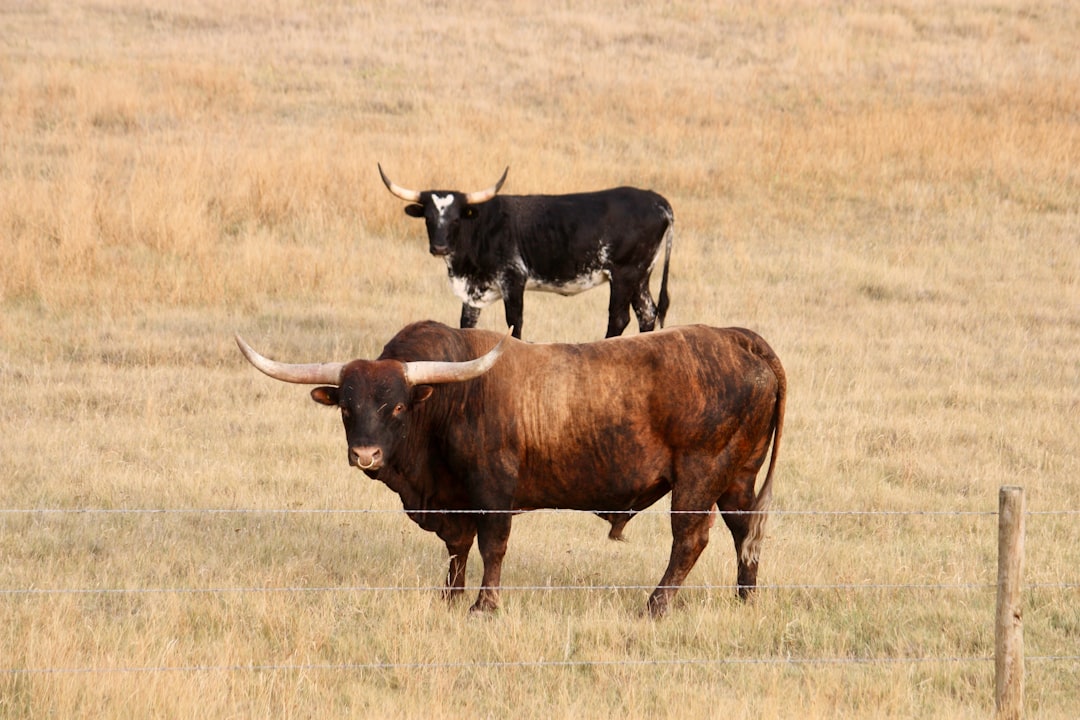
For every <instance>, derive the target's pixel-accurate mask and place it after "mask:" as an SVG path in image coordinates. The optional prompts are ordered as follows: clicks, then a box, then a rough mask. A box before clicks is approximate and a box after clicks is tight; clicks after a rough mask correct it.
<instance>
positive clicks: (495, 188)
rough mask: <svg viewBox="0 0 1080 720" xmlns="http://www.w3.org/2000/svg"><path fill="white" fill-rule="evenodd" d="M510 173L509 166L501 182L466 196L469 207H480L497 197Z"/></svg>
mask: <svg viewBox="0 0 1080 720" xmlns="http://www.w3.org/2000/svg"><path fill="white" fill-rule="evenodd" d="M508 172H510V166H509V165H508V166H507V167H506V169H505V170H503V174H502V177H501V178H499V182H497V183H495V184H494V185H492V186H491V187H489V188H488V189H487V190H477V191H476V192H471V193H468V194H466V195H465V202H466V203H468V204H469V205H479V204H480V203H484V202H487V201H488V200H490V199H491V198H493V197H495V193H497V192H499V188H501V187H502V186H503V183H504V182H506V174H507V173H508Z"/></svg>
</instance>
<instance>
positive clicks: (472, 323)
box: [461, 303, 480, 328]
mask: <svg viewBox="0 0 1080 720" xmlns="http://www.w3.org/2000/svg"><path fill="white" fill-rule="evenodd" d="M479 320H480V308H478V307H473V306H472V305H466V304H464V303H462V304H461V327H463V328H474V327H476V323H477V322H478V321H479Z"/></svg>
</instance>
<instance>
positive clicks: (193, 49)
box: [0, 0, 1080, 718]
mask: <svg viewBox="0 0 1080 720" xmlns="http://www.w3.org/2000/svg"><path fill="white" fill-rule="evenodd" d="M1077 38H1080V6H1078V5H1076V4H1073V3H1063V2H1049V1H1047V2H1020V0H1000V1H999V2H993V3H991V2H983V1H981V0H958V1H957V2H948V3H937V2H926V1H924V0H897V1H896V2H891V3H874V2H844V3H832V2H828V3H815V2H804V1H802V0H770V1H768V2H751V3H704V2H683V1H676V2H669V3H643V2H631V1H628V0H598V1H597V2H593V3H589V4H582V3H570V2H563V1H561V0H555V2H548V3H542V4H541V3H533V2H525V1H523V0H510V1H509V2H488V1H487V0H480V1H479V2H473V3H468V4H455V3H446V2H439V1H436V0H418V1H417V2H411V3H402V2H397V1H395V0H372V1H370V2H351V1H349V0H327V1H326V2H318V3H308V2H299V1H298V0H279V1H277V2H264V1H261V0H242V1H241V2H223V1H220V0H204V1H202V2H188V3H175V2H164V1H163V0H98V1H94V2H89V1H85V2H84V1H81V0H76V1H75V2H53V1H51V0H7V1H3V2H0V457H2V458H3V470H2V471H0V716H2V717H5V718H7V717H10V718H31V717H116V718H120V717H236V716H241V717H259V716H263V717H270V716H272V717H289V718H307V717H319V718H323V717H428V718H444V717H504V716H508V715H511V714H513V715H515V716H521V717H545V718H547V717H598V718H599V717H605V718H606V717H620V716H621V717H628V718H641V717H670V718H676V717H678V718H683V717H693V716H704V717H731V718H749V717H765V718H787V717H808V718H837V717H850V718H854V717H874V718H882V717H897V718H899V717H920V718H924V717H940V718H975V717H980V718H982V717H986V716H988V715H989V714H990V713H992V712H993V678H994V671H993V662H992V660H987V658H989V657H990V656H991V655H992V652H993V616H994V592H993V588H992V585H993V583H994V581H995V572H996V564H995V563H996V557H995V552H996V537H995V531H996V518H995V516H994V514H993V512H994V511H995V510H996V503H997V492H998V488H999V487H1000V486H1002V485H1014V484H1015V485H1021V486H1023V487H1024V488H1025V490H1026V497H1027V508H1028V510H1029V511H1030V513H1031V514H1030V515H1029V516H1028V518H1027V544H1026V551H1027V554H1026V575H1025V581H1026V583H1027V584H1028V588H1027V590H1026V591H1025V616H1024V623H1025V640H1026V643H1025V644H1026V650H1027V652H1028V654H1029V656H1031V658H1032V659H1031V660H1029V662H1028V665H1027V688H1026V698H1025V707H1026V710H1027V713H1028V716H1029V717H1038V718H1072V717H1075V712H1076V710H1075V708H1076V707H1080V660H1078V659H1077V649H1078V648H1080V588H1078V584H1080V571H1078V570H1077V568H1080V515H1078V514H1077V512H1078V511H1080V439H1078V436H1077V432H1076V428H1077V426H1078V424H1080V53H1078V52H1077ZM376 163H382V166H383V167H384V168H385V169H386V170H387V172H388V173H389V174H390V175H391V176H392V177H393V178H394V179H395V180H396V181H398V182H400V183H402V184H404V185H407V186H411V187H417V188H427V187H456V188H461V189H466V190H469V189H478V188H481V187H486V186H488V185H490V184H491V183H492V182H494V181H495V180H496V179H497V178H498V176H499V174H500V173H501V172H502V170H503V168H504V167H506V166H509V168H510V172H509V176H508V179H507V183H506V185H505V186H504V188H503V192H507V193H516V194H526V193H558V192H572V191H579V190H591V189H599V188H603V187H612V186H616V185H622V184H629V185H637V186H640V187H646V188H651V189H653V190H656V191H657V192H660V193H661V194H663V195H664V196H665V197H667V198H668V199H669V200H670V201H671V203H672V206H673V208H674V211H675V216H676V226H675V233H676V234H675V248H674V251H673V254H672V267H671V279H670V292H671V309H670V311H669V314H668V324H669V325H672V324H687V323H696V322H703V323H709V324H713V325H720V326H729V325H739V326H745V327H749V328H752V329H754V330H755V331H757V332H759V333H761V334H762V335H763V336H764V337H765V338H767V339H768V340H769V342H770V343H771V344H772V346H773V347H774V348H775V349H776V351H777V353H778V355H779V356H780V357H781V359H782V360H783V362H784V364H785V367H786V368H787V372H788V378H789V385H790V395H789V401H788V416H787V426H786V430H785V437H784V441H783V448H782V451H781V456H780V465H779V469H778V473H779V474H778V477H777V480H776V484H775V507H776V508H777V510H778V512H777V514H776V515H775V516H774V517H773V518H772V519H771V520H770V530H769V537H768V540H767V542H766V545H765V548H764V556H763V561H762V568H761V574H760V578H759V579H760V582H761V583H762V584H763V585H764V586H765V587H764V589H763V590H762V591H761V593H760V595H759V597H758V598H757V601H756V602H755V603H754V604H752V605H742V604H740V603H739V602H738V601H737V600H736V599H735V597H734V592H733V591H732V590H731V589H729V588H727V587H726V586H727V585H730V584H731V583H732V582H733V581H734V558H733V553H732V552H731V549H730V540H729V536H728V535H727V533H726V531H724V530H723V528H717V530H716V532H715V534H714V535H713V539H712V543H711V544H710V546H709V547H708V548H707V549H706V551H705V553H704V554H703V556H702V558H701V560H700V561H699V563H698V565H697V566H696V568H695V569H694V571H693V573H692V574H691V576H690V578H689V580H688V587H687V588H686V589H685V591H684V592H683V593H682V594H681V595H680V603H679V606H678V608H677V610H676V611H674V612H673V613H672V614H671V616H670V617H668V618H666V619H664V620H663V621H660V622H652V621H649V620H646V619H643V618H641V617H639V610H640V609H641V608H642V607H643V605H644V603H645V599H646V597H647V595H648V592H649V589H650V588H651V586H652V585H653V584H654V583H655V582H656V581H657V580H658V579H659V577H660V576H661V574H662V573H663V569H664V566H665V564H666V562H667V553H668V549H669V544H670V532H669V530H668V526H667V518H666V517H665V516H664V515H663V514H662V513H657V514H647V515H643V516H642V517H639V518H636V519H635V520H634V521H633V522H631V523H630V524H629V526H628V528H627V535H628V538H629V542H628V543H612V542H609V541H608V540H607V539H606V537H605V535H606V525H605V524H604V523H602V522H600V521H598V520H597V519H596V518H594V517H592V516H589V515H582V514H573V513H535V514H531V515H528V516H523V517H519V518H517V519H515V521H514V533H513V535H512V537H511V541H510V550H509V552H508V554H507V558H506V564H505V571H504V577H503V582H504V584H505V585H506V586H508V587H511V588H514V587H517V588H521V589H517V590H515V589H509V590H507V591H506V592H504V598H503V602H504V608H503V609H502V610H501V611H500V612H499V613H498V614H497V615H496V616H494V617H490V618H485V619H477V618H470V617H467V614H466V607H467V605H465V604H462V605H457V606H452V607H450V608H447V607H446V606H445V605H444V604H443V603H442V601H441V600H440V599H439V597H438V594H437V593H436V592H435V591H434V590H433V589H432V588H433V586H436V585H438V584H439V583H440V582H441V579H442V577H443V573H444V571H445V567H444V564H445V558H444V554H445V551H444V548H443V547H442V545H441V543H439V542H438V540H437V539H436V538H435V537H434V536H433V535H429V534H426V533H424V532H422V531H421V530H420V529H419V528H417V527H416V526H415V525H413V524H412V523H410V522H409V521H408V520H407V518H405V517H404V516H403V515H402V514H400V513H398V512H396V511H397V510H399V509H400V503H399V502H398V500H397V497H396V496H395V495H394V494H393V493H391V492H390V491H389V490H387V489H386V488H385V487H383V486H381V485H379V484H377V483H372V482H370V481H368V480H366V479H365V478H364V477H362V476H361V475H360V474H359V473H357V472H355V471H354V470H351V469H350V468H349V467H348V465H347V463H346V449H345V445H344V442H343V436H342V435H343V434H342V432H341V427H340V420H339V419H338V418H337V417H336V416H335V415H334V414H333V413H332V412H330V411H327V410H325V409H324V408H320V407H319V406H317V405H315V404H314V403H312V402H311V401H310V400H309V398H308V395H307V392H306V391H305V390H304V389H303V388H298V387H293V386H284V385H282V384H279V383H274V382H272V381H270V380H269V379H267V378H265V377H263V376H261V375H259V374H258V373H256V372H255V371H254V370H252V368H251V367H249V366H248V365H247V364H246V363H244V362H243V360H242V358H241V356H240V355H239V353H238V352H237V350H236V347H235V344H234V342H233V333H234V332H237V331H239V332H240V333H242V334H243V335H244V336H245V337H246V338H247V339H248V340H249V341H250V342H252V344H253V345H255V346H256V347H257V348H259V349H260V350H261V351H263V352H265V353H266V354H268V355H270V356H272V357H275V358H280V359H284V360H294V361H311V360H324V359H342V360H343V359H350V358H353V357H373V356H375V355H377V354H378V352H379V351H380V349H381V348H382V346H383V344H384V343H385V342H386V341H387V340H388V339H389V338H390V337H391V336H392V335H393V334H394V333H395V332H396V331H397V330H398V329H400V328H401V327H402V326H404V325H405V324H406V323H408V322H411V321H414V320H418V319H424V318H432V319H436V320H440V321H443V322H446V323H448V324H456V322H457V319H458V316H459V311H460V306H459V304H458V301H457V300H456V298H454V296H453V295H452V294H451V292H450V289H449V287H448V284H447V281H446V273H445V268H444V267H443V265H442V263H441V261H440V260H438V259H436V258H432V257H430V256H429V255H428V253H427V240H426V237H425V236H424V232H423V227H422V224H421V223H419V222H418V221H415V220H413V219H411V218H408V217H406V216H405V214H404V213H403V212H402V203H401V202H400V201H398V200H397V199H395V198H393V197H391V196H390V195H389V194H388V193H387V192H386V189H385V188H384V187H383V185H382V183H381V182H380V180H379V175H378V172H377V170H376ZM658 285H659V274H657V276H656V277H654V295H655V294H656V288H657V287H658ZM606 305H607V290H606V288H601V289H596V290H592V291H590V292H588V293H585V294H582V295H580V296H576V297H572V298H562V297H555V296H551V295H546V294H542V293H531V294H528V295H526V298H525V328H524V335H525V338H526V339H528V340H533V341H572V342H579V341H591V340H597V339H599V338H600V337H602V335H603V332H604V328H605V327H606V319H607V315H606ZM480 322H481V326H483V327H487V328H493V329H502V328H503V325H504V322H503V313H502V308H501V305H494V306H492V307H490V308H488V309H487V310H485V311H484V312H483V314H482V316H481V321H480ZM628 332H636V323H634V322H632V323H631V328H630V329H629V330H628ZM662 508H663V503H661V504H660V506H659V509H662ZM802 511H819V512H818V513H817V514H811V513H803V512H802ZM915 513H918V514H915ZM474 556H475V557H474V558H473V560H472V567H471V568H470V570H471V572H470V576H469V584H470V585H471V586H475V585H476V584H477V583H478V582H479V571H478V568H479V562H480V561H479V557H478V555H477V554H476V552H475V551H474ZM567 588H572V589H567Z"/></svg>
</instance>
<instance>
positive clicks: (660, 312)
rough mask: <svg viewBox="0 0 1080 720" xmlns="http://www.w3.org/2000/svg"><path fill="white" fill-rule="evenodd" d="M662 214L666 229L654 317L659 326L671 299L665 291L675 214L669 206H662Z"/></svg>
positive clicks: (662, 325) (662, 323)
mask: <svg viewBox="0 0 1080 720" xmlns="http://www.w3.org/2000/svg"><path fill="white" fill-rule="evenodd" d="M663 209H664V214H665V215H666V216H667V221H668V225H667V230H666V231H664V270H663V273H662V274H661V275H660V298H659V299H658V301H657V303H656V319H657V321H659V323H660V327H664V318H665V317H667V311H668V305H670V304H671V301H670V300H669V299H668V291H667V278H668V263H670V262H671V241H672V239H673V238H674V235H675V215H674V213H672V212H671V206H670V205H666V206H664V208H663Z"/></svg>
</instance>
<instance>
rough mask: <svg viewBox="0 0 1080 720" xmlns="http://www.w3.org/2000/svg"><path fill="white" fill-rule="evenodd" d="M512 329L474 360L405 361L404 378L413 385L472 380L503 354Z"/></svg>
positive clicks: (489, 367)
mask: <svg viewBox="0 0 1080 720" xmlns="http://www.w3.org/2000/svg"><path fill="white" fill-rule="evenodd" d="M513 330H514V329H513V328H510V329H509V330H507V331H506V334H505V335H503V337H502V340H500V341H499V343H498V344H497V345H496V346H495V347H493V348H491V349H490V350H488V351H487V353H485V354H483V355H481V356H480V357H478V358H476V359H475V360H466V361H464V362H436V361H432V360H414V361H413V362H407V363H405V380H406V381H407V382H408V383H409V384H410V385H414V386H415V385H437V384H439V383H449V382H461V381H462V380H472V379H473V378H474V377H478V376H480V375H483V374H484V373H486V372H487V371H488V370H490V369H491V366H492V365H494V364H495V361H496V360H498V359H499V356H500V355H502V354H503V350H505V349H506V348H504V347H503V345H504V344H505V343H506V338H508V337H510V333H511V332H513Z"/></svg>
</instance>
